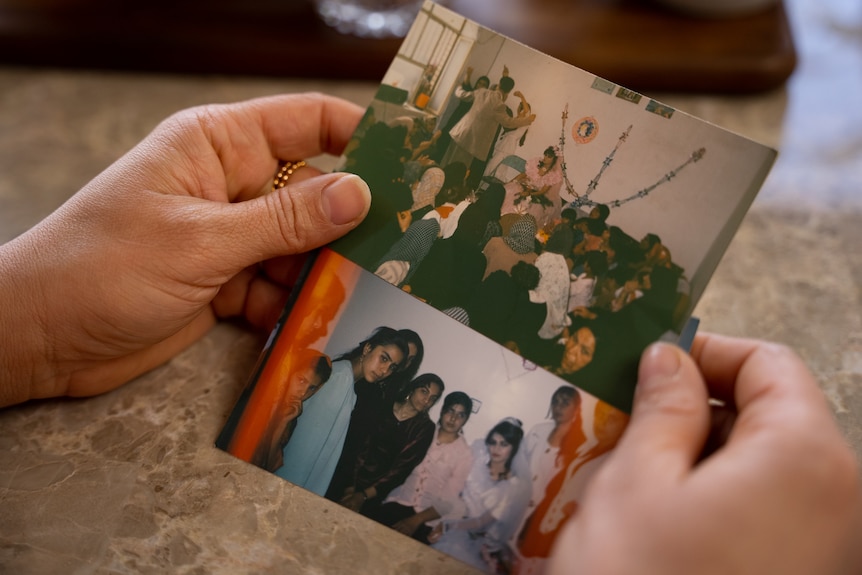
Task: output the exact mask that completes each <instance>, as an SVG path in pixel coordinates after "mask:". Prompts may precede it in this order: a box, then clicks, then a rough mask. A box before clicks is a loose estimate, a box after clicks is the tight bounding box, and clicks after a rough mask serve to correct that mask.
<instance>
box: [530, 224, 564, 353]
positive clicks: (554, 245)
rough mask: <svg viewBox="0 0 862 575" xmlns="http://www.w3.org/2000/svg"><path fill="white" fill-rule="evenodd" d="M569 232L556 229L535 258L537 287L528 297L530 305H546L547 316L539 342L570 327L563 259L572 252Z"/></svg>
mask: <svg viewBox="0 0 862 575" xmlns="http://www.w3.org/2000/svg"><path fill="white" fill-rule="evenodd" d="M571 239H572V232H571V230H567V229H566V228H564V227H559V228H557V229H556V230H555V231H554V233H553V234H552V235H551V237H550V238H548V243H547V244H545V250H544V251H543V252H542V253H541V254H539V257H537V258H536V262H535V265H536V267H537V268H538V269H539V274H540V276H541V277H540V278H539V285H538V286H537V287H536V289H535V290H534V291H533V293H532V294H530V300H531V301H532V302H534V303H544V304H546V305H547V313H546V315H545V321H544V323H543V324H542V327H541V328H540V329H539V332H538V335H539V337H540V338H542V339H553V338H556V337H557V336H559V335H560V334H561V333H563V330H565V329H566V327H567V326H569V325H571V321H572V320H571V318H569V317H568V315H567V314H568V311H569V281H570V280H569V272H570V270H571V267H570V265H571V262H570V260H568V259H566V256H567V255H568V254H569V253H570V252H571V250H572V243H571Z"/></svg>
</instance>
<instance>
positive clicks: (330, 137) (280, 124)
mask: <svg viewBox="0 0 862 575" xmlns="http://www.w3.org/2000/svg"><path fill="white" fill-rule="evenodd" d="M251 105H252V106H254V107H255V109H256V110H257V113H258V114H259V117H260V122H261V126H262V128H263V132H264V134H265V136H266V139H267V141H268V142H269V147H270V149H271V150H272V151H273V153H274V155H275V157H276V158H282V159H302V158H307V157H310V156H317V155H319V154H332V155H335V156H337V155H340V154H341V152H342V150H344V147H345V146H346V145H347V142H348V141H350V138H351V137H352V136H353V132H354V130H356V126H358V125H359V121H360V120H361V119H362V115H363V114H364V113H365V110H364V109H363V108H362V107H361V106H358V105H356V104H354V103H352V102H348V101H347V100H342V99H340V98H335V97H333V96H327V95H325V94H318V93H311V94H293V95H287V96H273V97H270V98H261V99H258V100H251Z"/></svg>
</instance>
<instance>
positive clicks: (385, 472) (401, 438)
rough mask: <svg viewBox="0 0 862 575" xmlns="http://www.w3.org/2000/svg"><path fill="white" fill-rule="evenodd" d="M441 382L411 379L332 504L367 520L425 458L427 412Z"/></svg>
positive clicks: (429, 429)
mask: <svg viewBox="0 0 862 575" xmlns="http://www.w3.org/2000/svg"><path fill="white" fill-rule="evenodd" d="M444 387H445V386H444V385H443V380H442V379H440V378H439V377H438V376H436V375H434V374H433V373H425V374H422V375H420V376H418V377H417V378H416V379H414V380H413V381H412V382H410V384H409V385H408V386H407V387H406V389H405V390H404V392H405V395H404V396H403V397H400V398H398V399H396V400H395V401H393V402H392V404H391V405H392V407H391V409H390V410H388V411H387V412H384V413H382V414H381V417H380V420H379V421H378V423H377V426H376V428H375V430H374V431H373V432H372V433H371V434H369V435H368V438H367V439H366V440H365V445H364V446H363V447H362V449H361V450H360V452H359V456H358V458H357V460H356V465H355V466H354V468H353V469H352V470H351V473H350V476H349V477H347V478H346V480H343V479H342V478H340V477H335V478H333V483H341V482H342V481H343V482H344V483H345V484H346V485H347V487H346V488H345V489H344V490H343V491H342V493H341V495H340V497H338V499H337V501H338V502H339V503H341V504H342V505H344V506H345V507H347V508H348V509H352V510H353V511H358V512H360V513H362V514H363V515H372V514H373V513H374V512H375V511H376V510H377V508H378V507H379V506H380V503H381V502H382V501H383V500H384V499H385V498H386V496H387V495H389V492H390V491H392V490H393V489H394V488H395V487H397V486H399V485H401V484H402V483H404V480H405V479H407V476H409V475H410V472H411V471H413V468H414V467H416V466H417V465H418V464H419V462H421V461H422V459H423V458H424V457H425V453H426V452H427V451H428V447H429V446H430V445H431V441H432V440H433V438H434V423H433V422H432V421H431V419H430V418H429V417H428V410H429V409H431V407H433V406H434V404H435V403H437V400H438V399H440V396H441V395H442V394H443V389H444Z"/></svg>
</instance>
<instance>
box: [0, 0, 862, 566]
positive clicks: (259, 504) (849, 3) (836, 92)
mask: <svg viewBox="0 0 862 575" xmlns="http://www.w3.org/2000/svg"><path fill="white" fill-rule="evenodd" d="M789 10H790V14H791V17H792V20H793V25H794V30H795V33H796V40H797V48H798V50H799V52H800V63H799V67H798V69H797V71H796V73H795V74H794V75H793V77H792V78H791V79H790V81H789V83H788V85H787V86H786V88H785V89H781V90H778V91H775V92H772V93H766V94H755V95H750V96H742V97H715V96H708V95H703V96H692V95H679V94H651V95H652V96H655V97H657V98H658V99H661V100H664V101H666V102H668V103H670V104H672V105H674V106H677V107H678V108H680V109H682V110H685V111H687V112H691V113H693V114H695V115H698V116H701V117H703V118H705V119H707V120H709V121H712V122H714V123H716V124H719V125H722V126H724V127H727V128H729V129H732V130H734V131H737V132H740V133H742V134H744V135H747V136H750V137H752V138H755V139H757V140H760V141H762V142H764V143H767V144H770V145H773V146H776V147H778V148H779V149H780V152H781V154H780V156H779V160H778V162H777V164H776V166H775V168H774V170H773V173H772V174H771V175H770V177H769V178H768V180H767V182H766V185H765V186H764V189H763V191H762V193H761V194H760V196H759V198H758V199H757V200H756V202H755V204H754V206H753V207H752V209H751V212H750V213H749V215H748V216H747V217H746V219H745V221H744V223H743V225H742V227H741V229H740V230H739V232H738V234H737V236H736V237H735V239H734V241H733V243H732V244H731V246H730V249H729V250H728V252H727V254H726V256H725V257H724V259H723V261H722V263H721V265H720V266H719V268H718V270H717V272H716V274H715V276H714V279H713V280H712V282H711V284H710V286H709V287H708V289H707V290H706V293H705V294H704V297H703V300H702V301H701V303H700V304H699V305H698V307H697V309H696V312H695V313H696V315H698V316H699V317H700V318H701V319H702V328H703V329H706V330H710V331H716V332H721V333H726V334H733V335H745V336H753V337H764V338H769V339H773V340H777V341H781V342H784V343H787V344H789V345H791V346H793V347H794V348H796V349H797V350H798V351H799V353H800V354H801V355H802V356H803V357H804V358H805V359H806V361H807V362H808V363H809V364H810V365H811V367H812V369H813V370H814V371H815V373H816V374H817V375H818V377H819V379H820V381H821V382H822V386H823V389H824V390H825V392H826V394H827V396H828V398H829V401H830V404H831V406H832V408H833V410H834V412H835V415H836V418H837V420H838V422H839V424H840V426H841V428H842V430H843V431H844V433H845V435H846V437H847V439H848V441H849V442H850V443H851V444H852V446H853V447H854V449H855V450H856V452H857V453H858V454H860V456H862V313H860V303H862V302H860V283H862V250H860V249H859V246H860V245H862V225H860V220H862V105H860V103H859V102H860V94H862V74H860V73H859V70H860V69H862V5H860V4H859V3H858V2H856V1H854V0H820V1H815V0H795V1H793V2H791V3H790V4H789ZM374 89H375V86H373V85H371V84H352V83H350V84H345V83H327V82H323V81H300V80H293V79H285V80H283V81H279V80H259V79H250V78H222V77H177V76H157V75H152V76H151V75H142V74H136V75H126V74H106V73H94V72H60V71H48V70H22V69H9V68H7V69H0V241H5V240H8V239H10V238H12V237H14V236H16V235H18V234H19V233H21V232H23V231H24V230H25V229H27V228H28V227H29V226H31V225H33V224H34V223H36V222H37V221H38V220H39V219H40V218H42V217H44V216H45V215H46V214H47V213H49V212H50V211H51V210H52V209H54V208H55V207H56V206H58V205H59V204H60V203H62V202H63V201H64V200H65V199H66V198H67V197H68V196H69V195H71V194H72V193H73V192H74V191H75V190H76V189H78V188H79V187H80V186H81V185H83V184H84V183H85V182H86V181H88V180H89V179H90V178H92V177H93V176H94V175H95V174H97V173H98V172H99V171H100V170H101V169H102V168H104V167H105V166H106V165H107V164H109V163H110V162H111V161H113V160H114V159H116V158H117V157H118V156H120V155H121V154H122V153H123V152H125V151H126V150H127V149H128V148H130V147H131V146H132V145H134V143H136V142H137V141H138V140H139V139H140V138H141V137H142V136H143V135H144V134H145V133H147V132H148V131H149V130H150V129H151V128H152V127H153V126H154V125H155V124H156V123H157V122H158V121H159V120H160V119H162V118H163V117H165V116H167V115H169V114H170V113H171V112H173V111H175V110H177V109H180V108H183V107H186V106H190V105H194V104H197V103H205V102H214V101H233V100H238V99H243V98H248V97H253V96H259V95H264V94H272V93H277V92H283V91H304V90H321V91H325V92H329V93H333V94H337V95H340V96H343V97H346V98H348V99H351V100H354V101H356V102H358V103H361V104H366V103H367V102H368V101H369V100H370V98H371V96H372V94H373V92H374ZM318 164H319V165H321V166H322V167H327V161H326V160H322V161H320V162H318ZM329 165H331V164H329ZM261 345H262V339H261V337H260V336H257V335H253V334H250V333H248V332H245V331H243V330H241V329H240V328H238V327H236V326H233V325H230V324H224V325H221V326H219V327H217V328H216V329H214V330H213V331H212V332H211V333H210V334H209V335H208V336H207V337H205V338H204V339H203V340H201V341H200V342H199V343H197V344H196V345H194V346H193V347H191V348H190V349H188V350H187V351H185V352H184V353H182V354H181V355H180V356H178V357H176V358H175V359H174V360H173V361H171V362H170V363H168V364H167V365H164V366H162V367H161V368H158V369H156V370H154V371H153V372H151V373H149V374H147V375H145V376H143V377H141V378H139V379H138V380H136V381H134V382H132V383H130V384H129V385H127V386H125V387H123V388H121V389H119V390H117V391H115V392H112V393H109V394H106V395H104V396H101V397H96V398H92V399H87V400H56V401H44V402H37V403H32V404H28V405H23V406H18V407H14V408H10V409H5V410H2V411H0V573H162V572H165V571H176V572H183V573H263V572H286V573H299V572H307V573H354V572H355V573H375V574H382V573H415V574H420V573H439V572H447V573H457V572H467V571H468V569H467V568H466V567H464V566H462V565H461V564H460V563H457V562H456V561H453V560H450V559H448V558H445V557H443V556H441V555H439V554H437V553H435V552H433V551H431V550H429V549H426V548H424V547H423V546H421V545H419V544H415V543H413V542H411V541H409V540H407V539H406V538H400V537H392V536H391V534H390V532H389V531H388V530H387V529H385V528H383V527H380V526H377V525H375V524H373V523H371V522H368V521H366V520H364V519H363V518H360V517H358V516H355V515H353V514H351V513H349V512H345V511H343V510H342V509H340V508H339V507H337V506H335V505H333V504H330V503H328V502H325V501H321V500H320V499H319V498H316V497H313V496H311V495H309V494H307V493H306V492H304V491H303V490H301V489H298V488H294V487H293V486H291V485H289V484H287V483H286V482H284V481H282V480H280V479H278V478H276V477H274V476H271V475H269V474H268V473H266V472H263V471H261V470H258V469H256V468H254V467H252V466H249V465H246V464H244V463H241V462H239V461H236V460H234V459H233V458H232V457H230V456H229V455H227V454H225V453H223V452H221V451H219V450H217V449H215V448H214V447H213V440H214V438H215V436H216V434H217V433H218V430H219V428H220V426H221V425H222V423H223V422H224V420H225V418H226V416H227V414H228V411H229V410H230V408H231V407H232V404H233V402H234V400H235V399H236V397H237V396H238V394H239V392H240V390H241V388H242V386H243V385H244V383H245V379H246V377H247V375H248V373H249V371H250V369H251V366H252V364H253V363H254V361H255V359H256V354H257V352H258V350H259V349H260V347H261Z"/></svg>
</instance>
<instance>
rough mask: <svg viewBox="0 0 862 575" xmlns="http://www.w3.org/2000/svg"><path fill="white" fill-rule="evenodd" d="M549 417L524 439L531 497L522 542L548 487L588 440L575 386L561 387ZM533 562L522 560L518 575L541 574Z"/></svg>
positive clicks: (555, 393) (579, 396)
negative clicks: (528, 466) (526, 574)
mask: <svg viewBox="0 0 862 575" xmlns="http://www.w3.org/2000/svg"><path fill="white" fill-rule="evenodd" d="M549 415H550V417H551V420H550V421H545V422H542V423H539V424H537V425H536V426H534V427H533V428H532V429H530V431H529V432H528V433H527V435H526V436H525V437H524V455H525V456H526V458H527V460H528V461H529V464H530V480H531V496H530V502H529V505H528V506H527V510H526V513H525V518H524V524H523V526H522V527H521V530H520V534H521V535H520V537H521V538H523V536H524V534H525V533H527V531H528V530H529V528H530V525H531V524H532V523H533V519H534V517H533V514H534V513H535V511H536V508H537V507H538V506H539V504H540V503H541V502H542V500H543V499H544V498H545V489H546V487H547V486H548V483H549V482H550V481H551V479H552V478H553V477H554V476H555V475H557V473H559V472H560V470H561V469H562V468H563V467H564V466H565V465H566V464H567V463H568V462H570V461H571V460H572V458H573V457H574V454H576V453H578V450H579V449H580V448H581V446H582V445H583V444H584V443H585V442H586V440H587V438H586V435H585V434H584V430H583V425H582V418H581V394H580V393H579V392H578V390H577V389H576V388H575V387H574V386H571V385H562V386H560V387H558V388H557V390H556V391H554V394H553V395H552V396H551V405H550V408H549ZM528 549H529V548H528ZM543 557H545V556H542V558H543ZM533 559H534V558H532V557H524V558H523V559H522V560H521V562H520V564H519V569H518V572H519V573H522V574H523V573H541V566H542V561H541V559H536V560H533Z"/></svg>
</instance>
